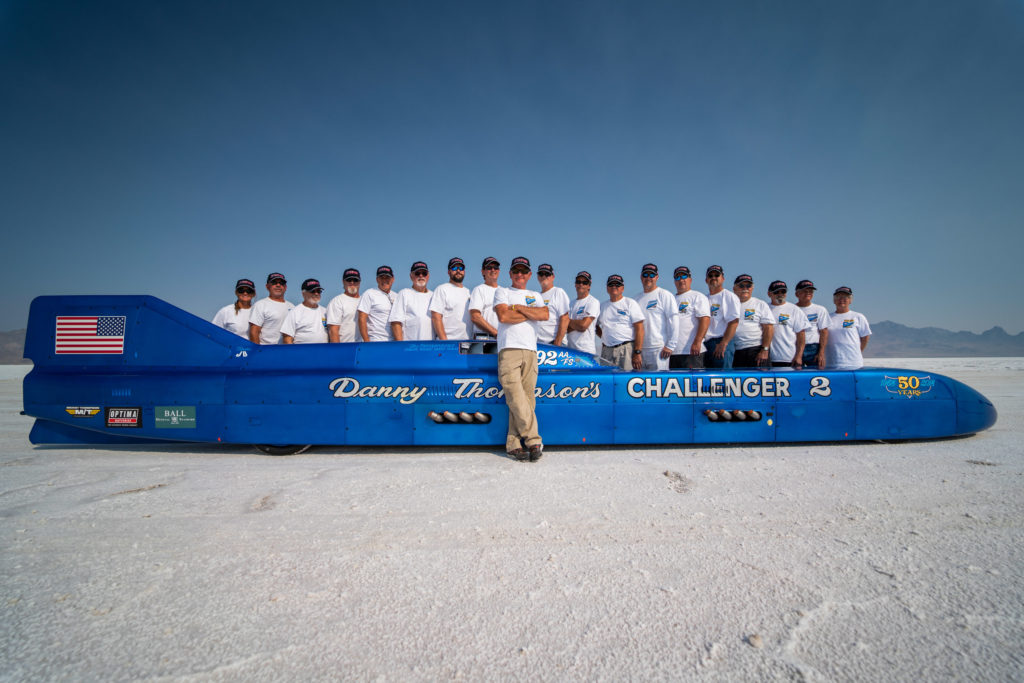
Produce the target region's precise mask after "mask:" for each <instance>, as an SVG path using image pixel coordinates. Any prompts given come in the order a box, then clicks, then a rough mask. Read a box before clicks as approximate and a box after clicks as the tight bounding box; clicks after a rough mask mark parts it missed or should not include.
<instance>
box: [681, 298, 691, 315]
mask: <svg viewBox="0 0 1024 683" xmlns="http://www.w3.org/2000/svg"><path fill="white" fill-rule="evenodd" d="M689 305H690V302H689V301H680V302H679V312H680V313H686V309H687V307H688V306H689Z"/></svg>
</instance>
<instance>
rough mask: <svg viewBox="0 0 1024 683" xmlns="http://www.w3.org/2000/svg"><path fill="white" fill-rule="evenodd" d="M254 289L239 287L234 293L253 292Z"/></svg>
mask: <svg viewBox="0 0 1024 683" xmlns="http://www.w3.org/2000/svg"><path fill="white" fill-rule="evenodd" d="M255 293H256V290H255V289H252V288H250V287H239V288H238V289H236V290H235V294H255Z"/></svg>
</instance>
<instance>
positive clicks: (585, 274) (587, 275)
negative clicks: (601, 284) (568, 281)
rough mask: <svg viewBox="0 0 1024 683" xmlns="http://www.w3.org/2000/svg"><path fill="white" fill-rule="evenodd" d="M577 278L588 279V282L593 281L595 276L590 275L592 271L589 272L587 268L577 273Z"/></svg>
mask: <svg viewBox="0 0 1024 683" xmlns="http://www.w3.org/2000/svg"><path fill="white" fill-rule="evenodd" d="M576 279H577V280H586V281H587V284H589V283H591V282H593V278H591V277H590V273H588V272H587V271H585V270H581V271H580V272H578V273H576Z"/></svg>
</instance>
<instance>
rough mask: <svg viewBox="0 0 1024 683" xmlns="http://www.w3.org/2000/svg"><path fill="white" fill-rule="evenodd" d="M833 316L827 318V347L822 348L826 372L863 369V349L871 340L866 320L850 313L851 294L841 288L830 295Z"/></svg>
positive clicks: (847, 288) (854, 313)
mask: <svg viewBox="0 0 1024 683" xmlns="http://www.w3.org/2000/svg"><path fill="white" fill-rule="evenodd" d="M832 301H833V302H834V303H835V305H836V312H835V313H833V314H832V315H831V316H829V325H828V344H827V345H826V346H825V358H826V367H827V368H828V369H829V370H856V369H857V368H861V367H863V366H864V349H865V348H866V347H867V345H868V340H869V339H871V326H870V325H868V319H867V318H865V317H864V316H863V315H861V314H860V313H857V312H856V311H851V310H850V304H851V303H853V290H852V289H850V288H849V287H840V288H839V289H837V290H836V291H835V293H834V294H833V295H832Z"/></svg>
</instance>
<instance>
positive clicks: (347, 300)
mask: <svg viewBox="0 0 1024 683" xmlns="http://www.w3.org/2000/svg"><path fill="white" fill-rule="evenodd" d="M358 308H359V297H358V296H349V295H348V294H345V293H341V294H339V295H338V296H336V297H334V298H333V299H331V303H329V304H327V324H328V325H337V326H338V341H341V342H354V341H356V339H357V337H358V331H357V328H356V310H357V309H358Z"/></svg>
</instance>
